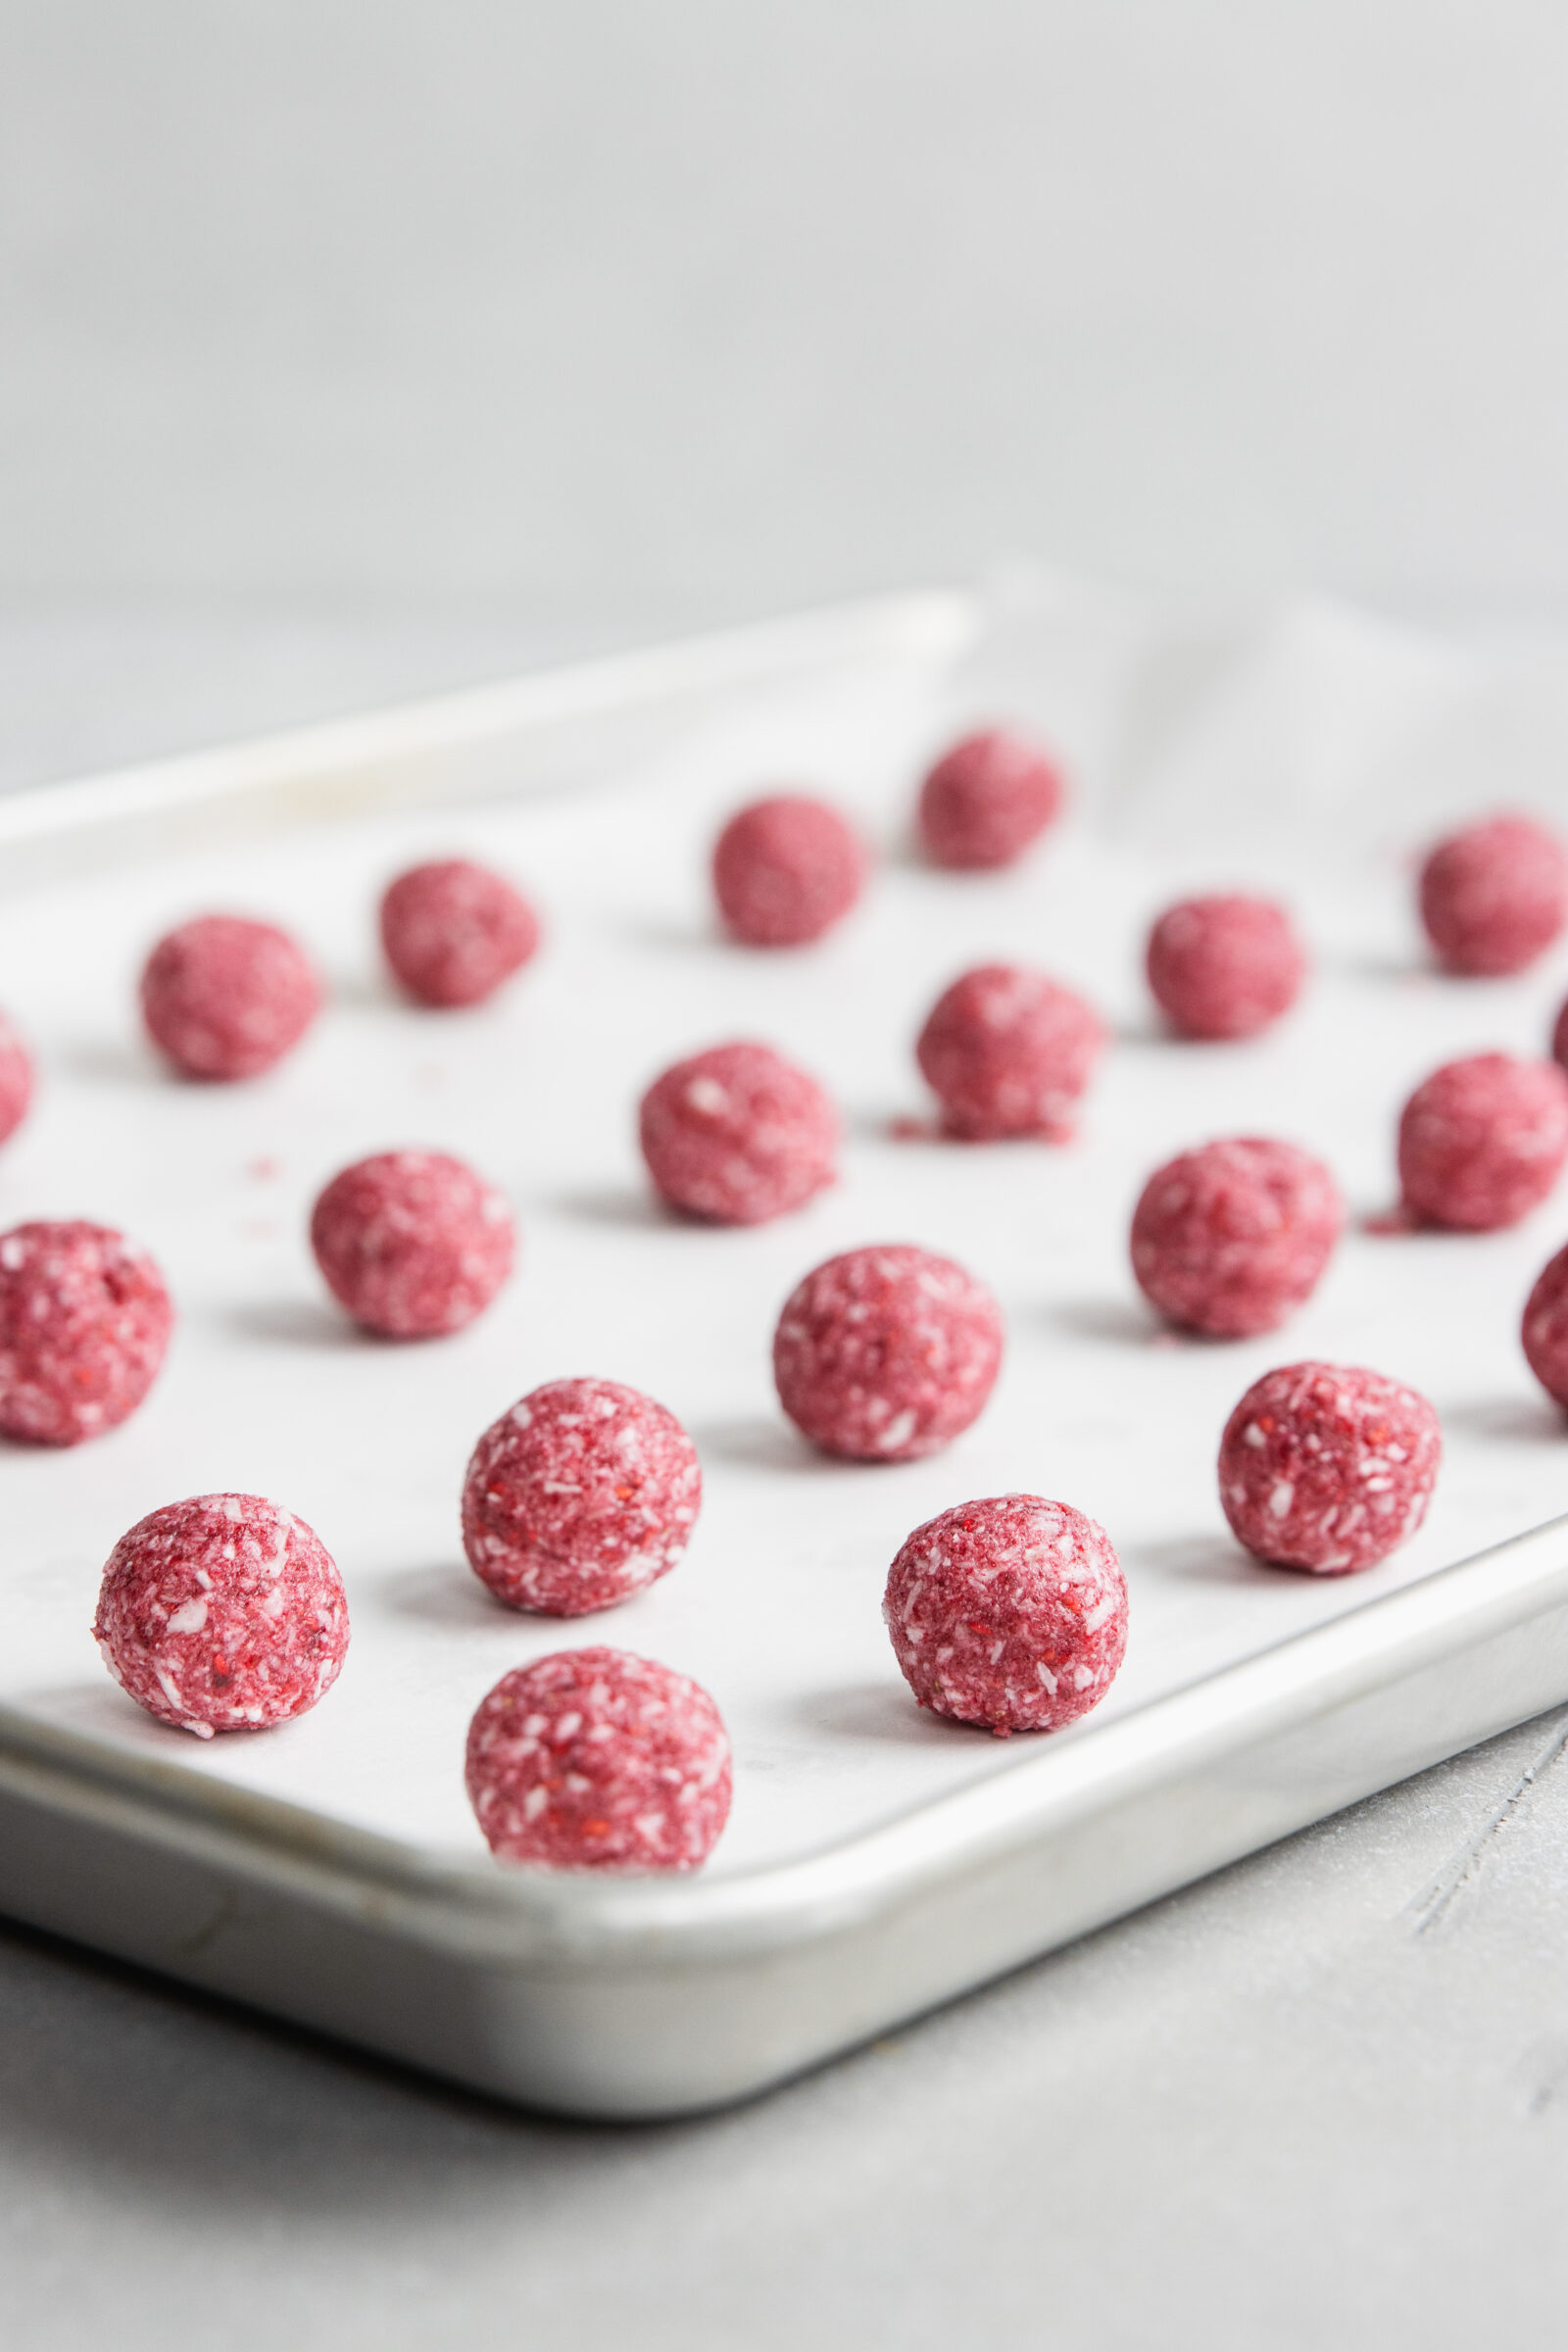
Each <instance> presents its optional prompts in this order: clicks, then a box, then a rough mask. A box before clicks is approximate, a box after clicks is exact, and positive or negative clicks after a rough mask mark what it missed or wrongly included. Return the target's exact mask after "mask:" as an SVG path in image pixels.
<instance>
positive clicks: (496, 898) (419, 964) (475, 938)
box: [381, 858, 539, 1006]
mask: <svg viewBox="0 0 1568 2352" xmlns="http://www.w3.org/2000/svg"><path fill="white" fill-rule="evenodd" d="M538 945H539V918H538V916H537V915H536V914H535V913H534V910H533V908H532V907H530V906H529V904H528V902H527V900H526V899H525V898H524V897H523V895H522V893H521V891H519V890H517V889H515V887H514V885H513V884H512V883H510V882H509V881H508V880H507V878H506V876H505V875H504V874H497V873H492V872H491V870H490V868H489V867H488V866H484V865H474V864H472V863H471V862H470V861H469V859H467V858H441V859H439V860H437V861H435V862H433V863H431V864H429V865H416V866H413V867H411V868H410V870H409V872H408V873H406V874H399V876H398V878H397V880H396V881H395V882H393V883H392V884H391V885H390V886H389V888H388V889H387V892H386V894H385V896H384V897H383V899H382V901H381V946H382V949H383V951H384V953H385V956H386V959H387V961H388V963H389V964H390V965H391V966H392V969H393V971H394V972H395V973H396V975H397V977H398V979H399V980H400V981H401V982H402V984H403V986H404V987H405V988H406V989H407V990H408V992H409V994H410V996H411V997H415V998H417V1001H418V1002H419V1003H420V1004H421V1005H442V1006H450V1005H479V1004H482V1003H483V1002H484V999H485V998H486V997H491V996H494V994H495V992H496V990H497V989H498V988H499V987H500V986H501V984H502V982H503V981H504V980H509V979H510V978H511V977H512V975H513V973H514V972H515V971H518V970H520V968H521V966H522V965H523V964H525V963H526V962H527V961H528V959H529V957H530V956H533V954H534V953H535V951H536V949H537V948H538Z"/></svg>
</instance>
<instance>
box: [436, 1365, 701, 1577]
mask: <svg viewBox="0 0 1568 2352" xmlns="http://www.w3.org/2000/svg"><path fill="white" fill-rule="evenodd" d="M702 1499H703V1473H702V1468H701V1466H700V1464H699V1462H698V1459H697V1448H696V1446H694V1445H693V1444H692V1442H691V1440H690V1438H689V1437H688V1436H687V1435H686V1432H685V1431H684V1430H683V1429H682V1427H681V1425H680V1423H679V1422H678V1421H677V1420H676V1418H675V1416H674V1414H673V1413H671V1412H667V1411H666V1410H665V1408H664V1407H663V1405H662V1404H656V1403H655V1402H654V1399H653V1398H652V1397H644V1396H643V1395H642V1394H641V1393H640V1392H639V1391H638V1390H636V1389H627V1388H622V1387H621V1385H620V1383H619V1382H618V1381H614V1380H552V1381H547V1382H546V1384H545V1386H544V1387H543V1388H542V1389H535V1390H534V1391H533V1393H532V1394H531V1395H530V1396H527V1397H523V1398H522V1400H521V1402H520V1403H519V1404H515V1405H514V1406H513V1408H512V1410H511V1412H509V1413H503V1414H502V1416H501V1418H500V1420H499V1421H496V1422H492V1424H491V1426H490V1427H489V1428H488V1429H487V1430H486V1431H485V1433H484V1436H483V1437H482V1438H481V1439H480V1440H479V1443H478V1445H477V1446H475V1447H474V1449H473V1455H472V1458H471V1460H470V1461H469V1463H468V1471H467V1476H466V1479H465V1481H464V1487H463V1547H464V1550H465V1551H466V1553H467V1555H468V1565H469V1566H470V1568H472V1570H473V1573H474V1575H475V1576H477V1577H478V1578H479V1579H480V1581H481V1582H482V1583H484V1584H486V1585H488V1586H489V1588H490V1590H491V1592H492V1593H494V1594H495V1596H496V1598H497V1599H498V1600H503V1601H505V1602H506V1604H507V1606H508V1608H511V1609H535V1610H538V1611H540V1612H541V1613H542V1614H543V1615H545V1616H547V1617H581V1616H584V1615H585V1614H586V1613H587V1612H588V1611H589V1610H591V1609H609V1608H613V1606H614V1605H615V1603H616V1601H620V1600H627V1599H629V1598H630V1597H631V1595H632V1593H641V1592H642V1591H643V1589H644V1588H645V1587H646V1586H648V1585H651V1584H653V1583H654V1582H655V1581H656V1579H657V1578H659V1577H661V1576H667V1575H668V1573H669V1571H670V1569H671V1568H673V1567H674V1565H675V1563H676V1561H677V1560H679V1559H680V1557H681V1556H682V1554H683V1553H684V1551H685V1549H686V1546H687V1544H689V1543H690V1542H691V1534H692V1529H693V1528H694V1527H695V1526H696V1524H697V1513H698V1511H699V1509H700V1508H701V1506H702Z"/></svg>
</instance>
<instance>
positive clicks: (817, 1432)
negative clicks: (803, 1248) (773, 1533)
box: [773, 1243, 1003, 1462]
mask: <svg viewBox="0 0 1568 2352" xmlns="http://www.w3.org/2000/svg"><path fill="white" fill-rule="evenodd" d="M1002 1343H1003V1325H1002V1311H1001V1309H1000V1308H999V1306H998V1305H997V1302H996V1300H995V1299H993V1298H992V1296H991V1293H990V1292H989V1291H988V1290H987V1289H986V1288H985V1287H984V1285H983V1284H981V1283H978V1282H976V1281H975V1279H974V1276H973V1275H972V1274H966V1273H965V1272H964V1270H963V1268H962V1267H961V1266H956V1265H955V1264H954V1262H953V1260H952V1259H951V1258H948V1257H937V1256H935V1255H934V1254H933V1252H932V1251H931V1250H916V1249H913V1248H911V1247H910V1246H909V1245H907V1244H906V1243H891V1244H887V1245H885V1246H883V1247H881V1248H875V1249H869V1250H848V1251H846V1253H845V1254H844V1255H843V1256H842V1257H830V1258H828V1259H827V1260H826V1262H825V1263H824V1264H822V1265H820V1266H817V1267H816V1268H815V1269H814V1271H813V1272H811V1273H809V1274H808V1275H807V1277H806V1280H805V1281H804V1282H803V1283H801V1284H800V1285H799V1287H798V1288H797V1289H796V1290H795V1291H794V1292H792V1294H791V1296H790V1298H789V1299H788V1300H787V1301H786V1303H785V1307H784V1311H783V1313H782V1314H781V1315H780V1316H779V1319H778V1329H777V1331H776V1332H775V1333H774V1336H773V1378H774V1380H775V1382H776V1384H777V1387H778V1395H779V1402H780V1403H781V1404H782V1405H783V1407H784V1410H785V1411H786V1413H788V1415H789V1417H790V1419H791V1420H792V1421H793V1422H794V1423H795V1426H796V1428H797V1429H799V1430H800V1431H802V1432H803V1434H804V1435H805V1436H806V1437H808V1438H809V1439H810V1440H811V1443H812V1444H813V1445H815V1446H821V1447H822V1448H823V1450H824V1452H827V1453H838V1454H845V1455H847V1456H848V1457H849V1458H850V1459H851V1460H852V1461H862V1462H912V1461H917V1460H919V1459H920V1458H921V1456H922V1455H924V1454H928V1453H939V1452H940V1451H941V1450H942V1448H943V1446H947V1445H950V1444H951V1443H952V1441H953V1440H954V1439H955V1438H956V1437H957V1436H958V1434H959V1432H960V1431H962V1430H965V1429H967V1428H968V1426H969V1424H970V1422H971V1421H973V1420H974V1419H976V1417H977V1416H978V1415H979V1413H980V1412H981V1411H982V1410H983V1409H984V1406H985V1403H986V1399H987V1398H988V1397H989V1396H990V1395H991V1391H992V1389H993V1387H994V1386H995V1385H996V1378H997V1373H998V1370H999V1368H1000V1366H1001V1363H1002Z"/></svg>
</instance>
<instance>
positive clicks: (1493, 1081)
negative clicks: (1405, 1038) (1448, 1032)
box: [1399, 1054, 1568, 1233]
mask: <svg viewBox="0 0 1568 2352" xmlns="http://www.w3.org/2000/svg"><path fill="white" fill-rule="evenodd" d="M1564 1159H1568V1076H1565V1075H1564V1073H1563V1072H1562V1071H1561V1070H1560V1069H1559V1068H1558V1067H1557V1064H1556V1063H1555V1062H1553V1061H1515V1060H1514V1059H1513V1057H1512V1056H1511V1055H1510V1054H1472V1055H1471V1056H1470V1058H1469V1059H1468V1060H1465V1061H1447V1062H1445V1063H1444V1065H1443V1067H1442V1068H1441V1069H1438V1070H1434V1071H1433V1073H1432V1075H1431V1077H1430V1078H1427V1079H1424V1080H1423V1081H1422V1083H1421V1085H1420V1086H1418V1087H1417V1088H1416V1090H1415V1093H1414V1094H1413V1095H1412V1096H1411V1097H1410V1100H1409V1102H1408V1103H1406V1104H1405V1106H1404V1109H1403V1110H1402V1112H1401V1113H1400V1115H1399V1184H1400V1187H1401V1190H1402V1192H1403V1196H1404V1200H1405V1203H1406V1205H1407V1206H1408V1207H1409V1208H1411V1209H1412V1210H1414V1211H1415V1213H1416V1214H1417V1215H1419V1216H1422V1217H1425V1218H1426V1219H1427V1221H1428V1222H1429V1223H1430V1224H1433V1225H1449V1226H1457V1227H1459V1228H1460V1229H1461V1230H1463V1231H1467V1232H1472V1233H1491V1232H1493V1231H1495V1229H1496V1228H1497V1227H1498V1226H1502V1225H1517V1224H1518V1222H1519V1220H1520V1218H1521V1217H1524V1216H1528V1215H1529V1213H1530V1211H1531V1209H1533V1208H1535V1207H1537V1206H1538V1205H1539V1204H1540V1202H1541V1201H1544V1200H1545V1198H1546V1195H1547V1194H1548V1193H1549V1192H1550V1191H1551V1189H1552V1186H1553V1185H1554V1184H1555V1183H1556V1181H1557V1178H1558V1177H1559V1175H1560V1174H1561V1173H1562V1165H1563V1161H1564Z"/></svg>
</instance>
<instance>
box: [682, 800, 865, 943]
mask: <svg viewBox="0 0 1568 2352" xmlns="http://www.w3.org/2000/svg"><path fill="white" fill-rule="evenodd" d="M865 871H866V856H865V847H864V844H863V843H862V842H861V840H860V837H859V835H858V833H857V832H856V830H855V828H854V826H853V825H852V824H851V823H850V822H849V820H848V819H847V818H846V817H842V816H841V815H840V814H839V812H838V810H837V809H830V808H829V807H828V806H827V803H826V802H825V801H814V800H810V799H809V798H808V797H806V796H805V795H803V794H791V793H782V794H779V795H777V796H776V797H775V798H773V799H771V800H766V801H754V802H753V803H752V805H751V806H750V808H746V809H740V810H739V811H738V812H737V813H736V814H735V815H734V816H732V817H731V818H730V820H729V823H728V824H727V825H726V826H725V827H724V830H723V832H722V833H720V835H719V837H718V840H717V843H716V844H715V846H714V850H713V891H714V895H715V896H716V898H717V900H718V907H719V912H720V913H721V914H722V915H723V918H724V921H725V923H726V924H727V926H728V928H729V930H730V932H731V934H732V935H733V937H734V938H736V939H738V940H740V941H742V942H743V943H744V944H745V945H746V946H747V947H751V948H799V947H804V946H806V945H807V943H808V942H809V941H810V940H813V939H820V938H821V936H822V934H823V933H824V932H825V931H830V930H831V929H832V927H833V925H834V924H835V923H837V922H840V921H842V919H843V917H844V916H845V915H846V914H848V913H849V911H850V908H851V907H853V906H854V905H855V903H856V901H857V900H858V898H859V896H860V893H861V891H862V890H863V889H864V887H865Z"/></svg>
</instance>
